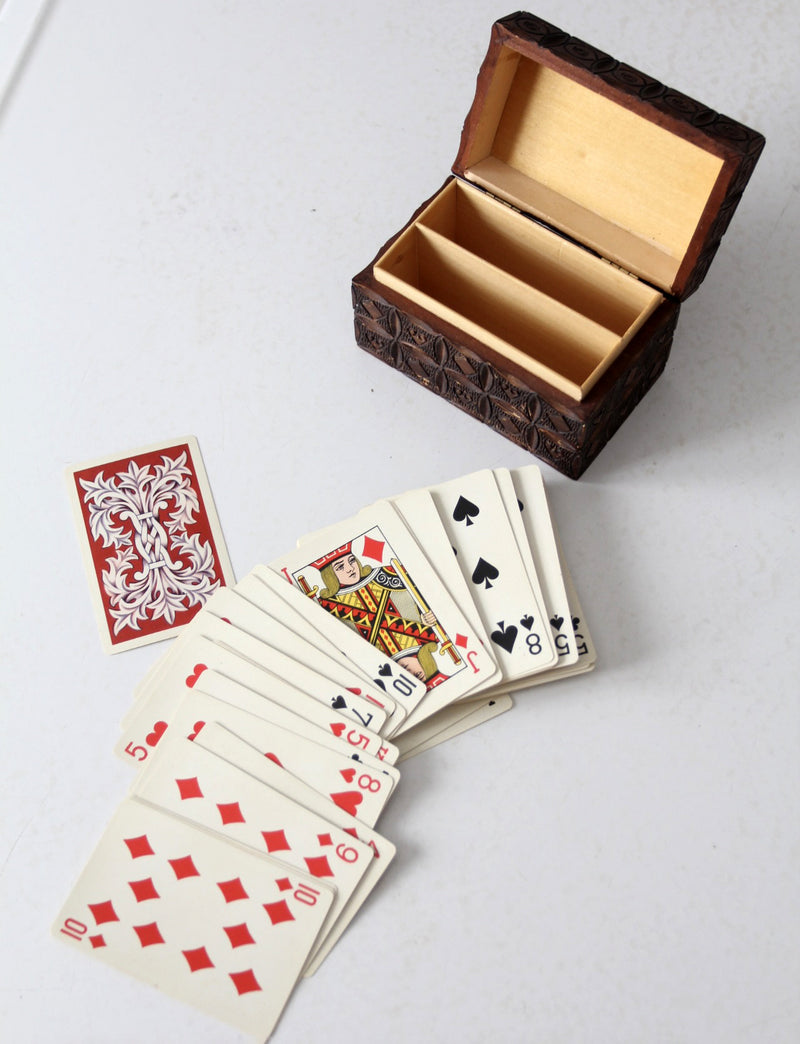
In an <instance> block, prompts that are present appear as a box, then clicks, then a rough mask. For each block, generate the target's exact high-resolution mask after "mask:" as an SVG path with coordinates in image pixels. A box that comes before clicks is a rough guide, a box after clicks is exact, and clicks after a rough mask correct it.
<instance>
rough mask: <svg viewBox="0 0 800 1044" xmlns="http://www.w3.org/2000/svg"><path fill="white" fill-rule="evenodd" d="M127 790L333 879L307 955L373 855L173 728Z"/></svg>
mask: <svg viewBox="0 0 800 1044" xmlns="http://www.w3.org/2000/svg"><path fill="white" fill-rule="evenodd" d="M133 793H134V794H135V795H136V796H137V797H140V798H141V799H142V800H143V801H147V802H149V803H150V804H151V805H156V806H157V807H159V808H162V809H165V810H166V811H168V812H172V813H174V814H175V815H179V816H182V817H184V818H186V819H188V820H190V821H191V822H192V823H195V824H197V825H198V826H202V827H205V828H207V829H208V830H212V831H214V832H215V833H218V834H221V835H222V836H224V837H227V838H231V839H232V840H234V841H239V842H240V843H242V844H245V845H248V846H249V847H250V848H253V849H255V850H256V851H258V852H267V853H269V854H270V855H272V856H275V858H277V859H280V860H281V861H282V862H284V863H287V864H288V865H289V866H291V867H293V868H294V869H295V870H298V871H300V872H301V873H307V874H311V875H312V877H315V878H317V879H318V880H323V881H325V882H326V883H327V884H332V885H334V886H335V888H336V894H335V896H334V901H333V904H332V905H331V907H330V911H329V913H328V919H327V920H326V922H325V924H324V925H323V928H322V931H321V933H320V935H319V936H318V939H317V942H316V943H315V944H314V948H313V950H312V952H311V954H310V956H313V955H314V953H315V951H316V948H317V946H318V945H319V943H320V942H321V941H322V940H323V939H324V938H325V936H326V935H327V933H328V931H329V930H330V928H331V927H332V925H333V924H335V922H336V920H337V918H338V917H339V916H340V915H341V914H342V912H343V911H344V909H345V907H346V906H347V904H348V903H349V902H350V899H351V898H352V896H353V893H354V892H355V890H356V888H357V887H358V885H359V883H360V882H361V879H362V878H363V876H364V874H365V873H366V872H367V870H368V869H369V866H370V864H371V862H372V859H373V852H372V849H371V848H370V847H369V845H365V844H364V843H363V842H361V841H358V840H357V839H356V838H354V837H353V836H352V835H351V834H347V833H345V832H344V831H343V830H342V829H341V828H340V827H336V826H334V825H333V824H332V823H330V822H329V821H328V820H326V819H324V818H323V817H321V816H319V815H317V814H316V813H315V812H312V811H310V810H309V809H307V808H305V807H304V806H302V805H299V804H297V802H295V801H293V800H292V799H291V798H289V797H287V796H286V795H285V794H283V793H281V792H280V791H278V790H275V789H273V788H271V787H268V786H265V785H264V784H263V783H261V782H260V781H259V780H257V779H254V778H253V776H251V775H248V773H246V772H244V771H243V770H242V769H240V768H238V767H237V766H236V765H233V764H231V763H230V762H228V761H224V760H222V759H221V758H218V757H216V756H215V755H214V754H212V753H211V752H209V751H207V750H204V749H203V748H202V747H199V746H197V745H196V744H195V743H193V742H191V741H190V740H187V739H184V738H183V737H182V736H179V737H178V738H177V739H176V738H175V737H174V736H173V737H172V739H171V740H170V741H169V742H168V743H167V745H166V746H164V747H162V748H161V750H160V751H159V753H158V757H156V758H155V759H154V760H153V761H151V762H150V763H149V764H148V766H147V768H146V769H145V771H144V772H143V773H142V775H141V776H140V777H139V778H138V779H137V781H136V783H135V784H134V787H133Z"/></svg>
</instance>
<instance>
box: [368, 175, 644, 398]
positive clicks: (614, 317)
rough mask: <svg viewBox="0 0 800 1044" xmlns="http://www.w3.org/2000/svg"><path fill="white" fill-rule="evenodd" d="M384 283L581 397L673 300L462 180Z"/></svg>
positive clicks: (391, 255)
mask: <svg viewBox="0 0 800 1044" xmlns="http://www.w3.org/2000/svg"><path fill="white" fill-rule="evenodd" d="M374 273H375V278H376V280H377V281H378V282H379V283H383V284H384V285H386V286H389V287H391V288H392V289H394V290H396V291H397V292H398V293H400V294H402V295H403V296H405V297H407V298H409V299H410V300H412V301H416V302H417V303H418V304H420V305H421V306H422V307H424V308H426V309H427V310H428V311H430V312H432V313H433V314H435V315H437V316H439V317H441V318H442V319H444V320H446V321H448V322H450V323H452V324H453V325H454V326H456V327H458V328H459V329H462V330H464V331H466V332H467V333H468V334H470V335H471V336H473V337H475V338H477V339H478V340H480V341H482V342H483V343H485V344H487V345H489V346H490V347H491V348H493V349H494V350H495V351H496V352H498V353H499V354H500V355H502V356H503V357H505V358H507V359H509V360H510V361H511V362H513V363H514V364H515V365H516V366H518V367H521V368H522V369H523V370H525V371H527V372H529V373H531V374H533V375H535V376H538V377H541V378H542V379H543V380H546V381H548V383H550V384H552V385H554V386H555V387H557V388H559V389H560V390H561V391H563V392H564V393H565V394H567V395H570V396H572V397H573V398H576V399H581V398H583V397H584V396H585V395H586V393H587V392H588V391H589V389H590V388H591V387H592V386H593V385H594V384H595V383H596V381H597V380H598V379H599V378H600V376H601V375H602V374H603V373H604V372H605V370H606V369H607V368H608V366H610V364H611V363H612V362H613V360H614V359H615V358H616V357H617V356H618V355H619V353H620V352H621V351H622V349H623V348H624V347H625V345H626V344H627V343H628V342H629V340H630V339H631V337H632V336H633V335H634V334H635V333H636V331H637V330H638V329H639V328H640V327H641V325H642V324H643V323H644V321H645V320H646V319H647V317H648V316H649V315H650V314H651V313H652V312H653V311H654V310H655V308H656V307H657V306H658V304H659V303H660V302H661V301H662V300H663V295H662V294H661V293H660V292H659V291H658V290H656V289H654V288H653V287H651V286H648V285H646V284H645V283H643V282H641V281H640V280H638V279H636V278H634V277H633V276H631V275H629V274H628V273H626V272H622V271H620V270H619V269H618V268H616V267H614V265H612V264H609V263H608V262H607V261H604V260H603V259H601V258H599V257H596V256H594V255H593V254H591V253H589V252H588V251H586V250H584V249H583V248H582V247H579V246H576V245H575V244H574V243H571V242H569V241H568V240H566V239H564V238H563V237H561V236H558V235H556V234H555V233H554V232H552V231H551V230H549V229H547V228H544V227H542V226H541V225H540V224H538V223H537V222H535V221H533V220H531V219H530V218H527V217H524V216H522V215H520V214H518V213H516V212H515V211H513V210H512V209H511V208H510V207H507V206H505V205H504V204H503V203H500V202H498V201H497V200H495V199H493V198H491V197H490V196H488V195H487V194H486V193H485V192H482V191H481V190H480V189H477V188H475V187H474V186H472V185H470V184H467V183H465V182H462V181H459V180H457V179H454V180H452V181H450V182H448V184H447V185H446V186H445V187H444V188H443V189H442V191H441V192H440V193H439V194H438V195H437V196H436V197H435V198H434V199H433V200H432V201H431V202H430V204H429V205H428V206H427V207H426V208H425V210H424V211H423V212H422V213H421V214H420V215H419V216H418V218H417V219H416V221H414V222H413V223H412V224H411V225H409V227H408V228H407V229H406V230H405V231H404V232H403V233H402V235H400V236H399V237H398V238H397V239H396V240H395V242H394V243H393V244H392V246H391V247H389V249H388V250H387V251H386V252H385V253H384V254H383V255H382V256H381V257H380V258H379V259H378V261H377V262H376V263H375V266H374Z"/></svg>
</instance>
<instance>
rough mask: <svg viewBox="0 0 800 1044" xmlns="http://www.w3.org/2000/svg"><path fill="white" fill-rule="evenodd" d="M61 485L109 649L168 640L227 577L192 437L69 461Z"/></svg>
mask: <svg viewBox="0 0 800 1044" xmlns="http://www.w3.org/2000/svg"><path fill="white" fill-rule="evenodd" d="M67 486H68V490H69V495H70V501H71V503H72V508H73V513H74V516H75V522H76V525H77V529H78V536H79V540H80V543H81V550H82V552H83V559H84V564H85V566H86V571H87V575H88V578H89V588H90V592H91V596H92V603H93V606H94V610H95V615H96V617H97V622H98V626H99V628H100V637H101V641H102V643H103V647H104V648H105V650H106V651H107V652H112V653H113V652H119V651H121V650H122V649H130V648H132V647H134V646H138V645H146V644H148V643H150V642H157V641H161V640H162V639H163V638H169V637H170V636H171V635H172V632H173V631H174V630H175V629H176V628H179V627H182V626H183V625H184V624H187V623H189V621H190V620H191V619H192V618H193V617H194V615H195V614H196V613H197V612H198V610H199V609H201V608H202V607H203V605H204V604H205V602H206V601H207V599H208V598H209V597H210V596H211V594H213V592H214V591H216V590H217V589H218V588H219V587H220V586H222V585H226V584H231V583H233V571H232V569H231V566H230V562H229V560H228V553H227V550H226V548H225V542H224V540H223V537H222V531H221V529H220V525H219V520H218V518H217V513H216V510H215V508H214V501H213V499H212V496H211V489H210V487H209V484H208V479H207V477H206V473H205V469H204V467H203V462H202V459H201V457H200V450H199V448H198V445H197V440H196V439H195V438H193V437H187V438H183V439H179V440H176V441H173V442H167V443H160V444H157V445H154V446H147V447H145V448H144V449H140V450H136V451H134V452H133V453H129V454H127V455H125V456H117V457H106V458H103V459H100V460H94V461H91V462H89V463H87V464H82V465H80V466H79V467H71V468H69V469H68V471H67Z"/></svg>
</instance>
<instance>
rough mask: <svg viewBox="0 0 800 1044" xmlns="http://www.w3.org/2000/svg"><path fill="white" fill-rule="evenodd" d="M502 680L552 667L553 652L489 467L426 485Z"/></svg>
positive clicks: (555, 655) (536, 594) (546, 628)
mask: <svg viewBox="0 0 800 1044" xmlns="http://www.w3.org/2000/svg"><path fill="white" fill-rule="evenodd" d="M430 493H431V496H432V498H433V502H434V504H435V505H436V508H437V510H438V512H439V517H440V519H441V522H442V525H443V526H444V529H445V532H446V533H447V535H448V538H449V540H450V543H451V545H452V547H453V549H454V551H455V552H456V557H457V561H458V564H459V567H460V568H461V572H462V574H463V576H464V579H465V580H466V581H467V582H468V583H469V585H470V588H469V589H470V594H471V596H472V599H473V601H474V602H475V604H476V607H477V610H478V613H479V614H480V617H481V620H482V621H483V625H484V628H485V629H486V631H487V632H488V633H489V639H490V641H491V643H492V650H493V652H494V654H495V656H496V657H497V659H498V662H499V664H500V668H501V670H502V672H503V680H504V681H515V680H517V679H520V678H525V677H529V676H530V675H532V674H535V673H536V672H538V671H542V670H546V669H547V668H548V667H552V666H553V664H554V663H555V662H556V660H557V658H558V657H557V654H556V651H555V647H554V645H553V640H552V638H551V636H550V628H549V627H548V626H547V619H546V617H545V612H544V608H543V606H542V603H541V595H540V592H538V591H536V590H534V589H533V587H532V586H531V584H530V582H529V580H528V575H527V573H526V571H525V568H524V566H523V563H522V560H521V558H520V554H519V549H518V547H517V543H516V540H515V538H514V533H513V530H512V528H511V523H510V522H509V519H508V515H507V513H506V510H505V507H504V505H503V500H502V497H501V496H500V491H499V489H498V488H497V483H496V481H495V477H494V474H493V473H492V472H491V471H488V470H486V471H477V472H474V473H473V474H471V475H465V476H464V477H463V478H460V479H455V480H454V481H452V482H445V483H442V484H441V485H439V486H435V487H433V488H432V489H431V490H430Z"/></svg>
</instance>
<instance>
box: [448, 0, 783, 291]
mask: <svg viewBox="0 0 800 1044" xmlns="http://www.w3.org/2000/svg"><path fill="white" fill-rule="evenodd" d="M763 147H764V138H763V136H762V135H761V134H759V133H758V132H757V131H753V130H750V129H749V128H748V127H745V126H743V125H742V124H740V123H737V122H736V121H735V120H732V119H730V118H728V117H727V116H722V115H720V114H718V113H716V112H713V111H712V110H711V109H709V108H707V107H706V106H704V105H701V104H700V103H699V102H696V101H693V100H692V99H691V98H687V97H686V96H685V95H683V94H680V93H678V92H677V91H674V90H672V89H671V88H669V87H665V86H664V85H663V84H661V83H659V82H658V81H656V80H654V79H652V78H651V77H649V76H646V75H645V74H644V73H641V72H638V71H637V70H636V69H632V68H631V67H630V66H628V65H623V64H622V63H621V62H618V61H616V60H615V59H614V58H611V57H609V56H608V55H607V54H604V53H603V52H602V51H598V50H597V49H596V48H594V47H591V46H590V45H589V44H586V43H584V42H583V41H582V40H578V39H576V38H575V37H572V36H569V35H568V34H567V33H565V32H562V31H561V30H560V29H557V28H556V27H555V26H553V25H550V24H549V23H548V22H545V21H543V20H542V19H540V18H537V17H536V16H535V15H531V14H527V13H525V12H518V13H516V14H512V15H509V16H508V17H506V18H502V19H500V21H498V22H496V23H495V24H494V26H493V28H492V35H491V40H490V44H489V50H488V52H487V55H486V58H485V59H484V62H483V65H482V66H481V69H480V72H479V74H478V81H477V86H476V92H475V100H474V101H473V104H472V108H471V109H470V111H469V114H468V115H467V118H466V120H465V122H464V129H463V131H462V135H461V146H460V148H459V152H458V156H457V157H456V160H455V163H454V164H453V172H454V173H455V174H457V175H459V176H460V177H463V178H465V179H466V180H468V181H471V182H473V183H475V184H477V185H479V186H480V187H482V188H484V189H486V190H488V191H490V192H491V193H492V194H493V195H495V196H497V197H498V198H500V199H502V200H504V201H505V202H507V203H510V204H511V205H512V206H514V207H517V208H518V209H520V210H522V211H523V212H525V213H527V214H530V215H532V216H533V217H534V218H537V219H539V220H541V221H543V222H545V223H547V224H548V225H550V226H551V227H553V228H555V229H558V230H560V231H561V232H563V233H565V234H566V235H568V236H569V237H570V238H572V239H575V240H577V241H578V242H580V243H582V244H583V245H584V246H587V247H588V248H589V249H591V250H593V251H595V252H596V253H598V254H600V255H601V256H602V257H605V258H607V259H608V260H610V261H612V262H613V263H615V264H617V265H619V266H620V267H621V268H624V269H625V270H626V271H629V272H633V273H634V274H635V275H637V276H639V277H641V278H643V279H645V280H646V281H647V282H649V283H651V284H652V285H653V286H657V287H659V288H660V289H662V290H665V291H667V292H668V293H671V294H673V295H674V296H676V297H679V298H685V297H688V296H689V294H691V293H693V292H694V290H696V289H697V287H698V286H699V285H700V283H701V282H702V280H703V278H704V277H705V274H706V272H707V270H708V266H709V264H710V263H711V260H712V258H713V256H714V254H715V252H716V250H717V247H718V246H719V242H720V239H721V238H722V235H723V233H724V232H725V229H726V228H727V227H728V223H729V221H730V219H731V216H732V214H733V212H734V210H735V209H736V206H737V204H738V202H739V198H740V196H741V193H742V191H743V189H744V187H745V185H746V183H747V181H748V179H749V177H750V175H751V173H752V171H753V168H754V166H755V164H756V161H757V159H758V157H759V155H760V153H761V150H762V149H763Z"/></svg>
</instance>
